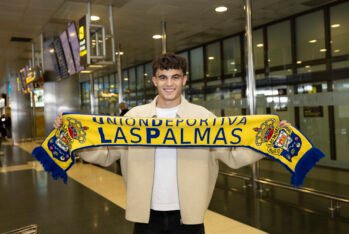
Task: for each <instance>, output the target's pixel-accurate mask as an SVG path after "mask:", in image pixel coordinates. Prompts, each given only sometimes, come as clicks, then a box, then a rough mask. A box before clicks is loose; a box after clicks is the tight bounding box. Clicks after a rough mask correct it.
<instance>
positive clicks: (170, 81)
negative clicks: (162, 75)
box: [166, 78, 173, 86]
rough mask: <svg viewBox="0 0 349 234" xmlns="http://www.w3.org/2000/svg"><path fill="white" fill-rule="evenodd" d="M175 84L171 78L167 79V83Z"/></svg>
mask: <svg viewBox="0 0 349 234" xmlns="http://www.w3.org/2000/svg"><path fill="white" fill-rule="evenodd" d="M172 84H173V80H172V79H171V78H169V79H166V85H169V86H170V85H172Z"/></svg>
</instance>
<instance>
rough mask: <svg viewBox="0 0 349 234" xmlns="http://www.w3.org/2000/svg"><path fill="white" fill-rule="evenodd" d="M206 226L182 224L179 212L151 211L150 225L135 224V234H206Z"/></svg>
mask: <svg viewBox="0 0 349 234" xmlns="http://www.w3.org/2000/svg"><path fill="white" fill-rule="evenodd" d="M204 233H205V228H204V224H195V225H185V224H182V223H181V214H180V211H179V210H174V211H155V210H151V211H150V220H149V223H135V226H134V230H133V234H204Z"/></svg>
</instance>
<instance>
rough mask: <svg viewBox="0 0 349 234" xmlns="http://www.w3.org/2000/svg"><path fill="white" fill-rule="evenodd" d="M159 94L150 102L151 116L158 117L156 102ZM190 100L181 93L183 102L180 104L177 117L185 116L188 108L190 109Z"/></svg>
mask: <svg viewBox="0 0 349 234" xmlns="http://www.w3.org/2000/svg"><path fill="white" fill-rule="evenodd" d="M158 97H159V95H158V96H156V97H155V98H154V100H153V101H152V102H151V103H150V116H151V117H156V102H157V99H158ZM188 104H189V102H188V101H187V99H185V97H184V96H183V95H181V103H180V104H179V106H178V111H177V117H178V118H185V113H186V110H187V109H188V108H187V106H188Z"/></svg>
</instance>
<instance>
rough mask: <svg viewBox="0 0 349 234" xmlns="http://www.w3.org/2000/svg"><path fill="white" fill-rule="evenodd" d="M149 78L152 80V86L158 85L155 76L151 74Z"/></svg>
mask: <svg viewBox="0 0 349 234" xmlns="http://www.w3.org/2000/svg"><path fill="white" fill-rule="evenodd" d="M151 80H152V81H153V84H154V86H155V87H158V83H157V80H156V77H155V76H153V77H152V78H151Z"/></svg>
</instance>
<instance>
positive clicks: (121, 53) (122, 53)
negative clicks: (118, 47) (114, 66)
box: [115, 51, 124, 55]
mask: <svg viewBox="0 0 349 234" xmlns="http://www.w3.org/2000/svg"><path fill="white" fill-rule="evenodd" d="M115 54H116V55H118V54H119V52H115ZM120 55H124V52H122V51H120Z"/></svg>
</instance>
